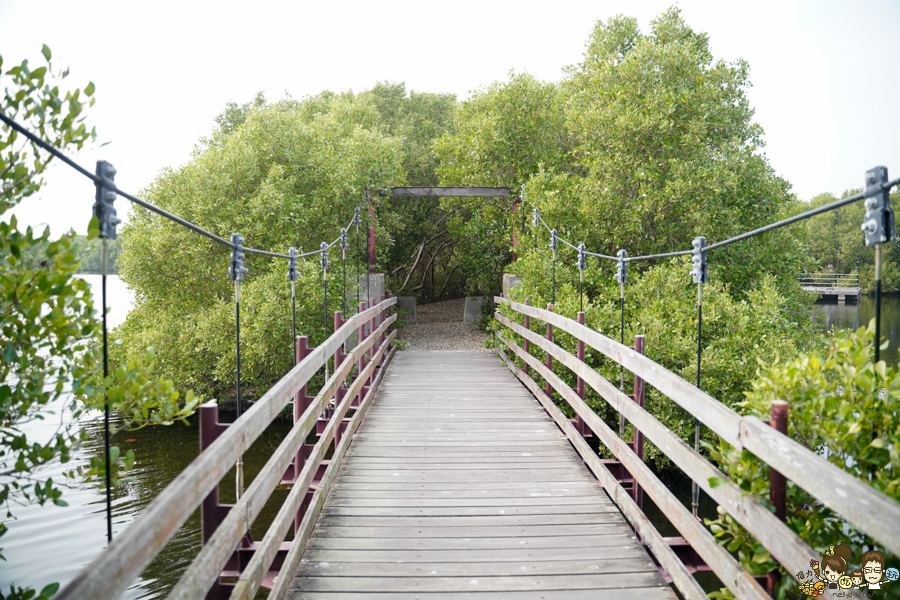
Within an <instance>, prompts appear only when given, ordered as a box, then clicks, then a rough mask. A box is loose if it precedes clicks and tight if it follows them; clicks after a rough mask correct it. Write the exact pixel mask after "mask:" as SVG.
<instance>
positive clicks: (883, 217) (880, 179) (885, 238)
mask: <svg viewBox="0 0 900 600" xmlns="http://www.w3.org/2000/svg"><path fill="white" fill-rule="evenodd" d="M887 181H888V170H887V167H875V168H874V169H869V170H868V171H866V191H865V195H866V215H865V217H863V224H862V231H863V235H864V237H865V242H866V246H872V245H875V244H880V243H882V242H890V241H892V240H893V239H894V210H893V209H892V208H891V197H890V194H888V191H887V190H886V189H884V187H883V184H885V183H887Z"/></svg>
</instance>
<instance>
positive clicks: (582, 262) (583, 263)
mask: <svg viewBox="0 0 900 600" xmlns="http://www.w3.org/2000/svg"><path fill="white" fill-rule="evenodd" d="M584 250H585V247H584V242H581V243H580V244H578V310H579V312H584V269H585V268H586V267H587V258H586V256H585V254H584Z"/></svg>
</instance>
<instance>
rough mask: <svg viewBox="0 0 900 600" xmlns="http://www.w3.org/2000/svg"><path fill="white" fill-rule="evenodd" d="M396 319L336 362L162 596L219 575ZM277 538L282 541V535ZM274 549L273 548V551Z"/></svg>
mask: <svg viewBox="0 0 900 600" xmlns="http://www.w3.org/2000/svg"><path fill="white" fill-rule="evenodd" d="M396 319H397V316H396V315H393V316H391V317H390V318H388V319H386V320H385V321H384V322H383V323H382V324H381V325H380V327H379V328H378V329H377V330H375V331H374V332H372V334H371V335H369V336H368V337H367V338H366V339H365V340H364V341H362V342H360V343H359V344H357V346H356V347H355V348H353V350H352V351H351V352H350V354H348V355H347V356H346V358H345V359H344V362H343V363H341V365H340V367H338V368H337V369H336V370H335V372H334V373H333V374H332V375H331V377H330V378H329V379H328V381H327V382H326V383H325V385H323V386H322V389H321V390H319V393H318V394H316V397H315V398H314V399H313V401H312V402H311V403H310V405H309V406H308V407H307V408H306V410H305V411H304V412H303V414H302V416H301V417H300V419H299V420H298V421H297V423H296V424H295V425H294V427H293V428H292V429H291V431H290V432H289V433H288V434H287V435H286V436H285V438H284V440H283V441H282V442H281V444H279V446H278V448H277V449H276V450H275V452H273V453H272V455H271V456H270V457H269V460H268V461H266V464H265V465H264V466H263V468H262V469H261V470H260V472H259V473H258V474H257V476H256V477H255V478H254V480H253V483H252V484H251V486H250V487H249V488H248V489H247V491H246V492H245V493H244V494H243V495H242V496H241V497H240V499H238V501H237V503H236V504H235V505H234V506H232V508H231V509H230V510H229V512H228V516H226V517H225V519H224V520H223V521H222V523H220V524H219V526H218V527H217V528H216V530H215V533H214V534H213V535H212V537H211V538H210V539H209V541H208V542H207V543H206V544H205V545H204V546H203V549H202V550H201V551H200V552H199V553H198V554H197V556H196V557H194V560H193V561H192V562H191V565H190V566H189V567H188V569H187V570H186V571H185V572H184V573H183V574H182V576H181V578H180V579H179V580H178V583H177V584H176V585H175V587H174V588H172V590H171V591H170V592H169V595H168V596H167V597H168V598H184V599H185V600H193V599H194V598H197V597H198V596H202V595H205V594H206V592H207V590H209V588H210V587H212V585H213V584H214V583H215V581H216V579H217V578H218V576H219V574H220V573H221V572H222V569H223V568H224V566H225V564H226V563H227V562H228V559H229V557H230V556H231V555H232V553H233V552H234V549H235V548H236V547H237V546H238V544H240V542H241V538H243V536H244V535H245V534H246V532H247V530H248V528H249V526H250V524H251V523H253V521H254V520H255V519H256V517H257V516H259V513H260V512H261V511H262V509H263V507H264V506H265V503H266V501H268V499H269V497H270V496H271V494H272V491H273V490H274V489H275V486H276V485H277V484H278V483H279V482H280V481H281V477H282V475H283V473H284V472H285V469H286V468H287V466H288V464H290V461H291V459H293V458H294V456H296V454H297V450H298V449H299V447H300V445H301V444H302V443H303V442H304V440H306V436H307V435H308V434H309V432H310V431H311V430H312V427H313V426H314V425H315V423H316V419H318V417H319V416H320V415H321V414H322V411H323V410H324V409H325V406H326V403H328V402H329V401H330V400H331V399H332V398H333V397H334V396H335V393H336V392H337V390H338V388H339V387H340V386H341V385H342V384H343V383H344V382H345V381H346V377H347V376H348V375H349V374H350V371H351V370H352V369H353V367H354V366H355V362H356V360H357V359H359V358H361V357H362V355H363V354H364V353H365V352H367V351H368V350H369V349H370V348H372V346H374V345H375V344H376V342H378V341H379V340H380V338H381V334H382V333H384V332H385V331H386V330H387V328H388V327H389V326H390V325H391V324H393V323H394V321H396ZM374 367H375V363H374V361H373V362H370V363H369V365H368V369H369V370H372V369H374ZM364 381H365V378H364V377H363V376H358V377H357V378H356V380H355V381H354V382H353V384H352V385H351V387H350V389H348V390H347V392H346V394H345V395H344V398H343V401H342V402H341V403H340V404H339V406H338V407H337V409H336V410H335V413H336V415H337V416H335V417H333V418H332V419H331V421H330V422H329V425H328V428H327V429H326V431H325V432H324V433H323V434H322V436H320V438H319V441H318V442H317V443H316V446H315V449H314V451H313V452H314V453H317V454H318V455H319V460H321V458H324V455H325V449H326V448H327V446H328V443H329V442H330V441H331V439H332V438H333V437H334V427H333V424H334V423H335V422H338V423H339V422H340V421H341V419H342V418H343V416H344V414H345V413H346V412H347V409H348V408H349V404H350V402H351V400H352V399H353V397H354V396H355V395H356V393H357V392H358V391H359V390H360V388H361V387H362V384H363V382H364ZM210 450H211V448H210ZM208 451H209V450H207V452H208ZM312 458H313V457H311V459H312ZM317 466H318V463H317V462H315V461H314V460H309V461H307V462H306V463H305V464H304V467H303V471H302V472H301V473H299V474H298V475H297V477H296V482H295V484H294V485H295V487H296V488H297V489H299V488H304V489H308V488H309V483H308V481H307V484H306V485H305V486H304V485H303V484H302V483H301V482H302V481H304V480H306V479H309V480H311V479H312V477H313V475H314V474H315V469H316V467H317ZM294 513H296V510H295V511H294ZM273 525H277V527H278V528H280V527H281V524H280V523H274V524H273ZM267 537H268V536H267ZM281 539H282V540H283V539H284V535H283V534H282V536H281ZM278 541H279V542H280V541H281V540H278ZM270 545H271V542H269V543H268V544H267V545H266V546H265V547H262V546H261V547H260V548H259V549H257V551H256V553H257V554H258V555H259V556H263V555H265V554H267V552H266V551H267V550H269V546H270ZM264 548H265V550H264ZM275 549H276V550H277V547H276V548H275ZM251 562H253V561H251ZM265 567H266V569H268V567H269V564H266V565H265ZM263 575H265V570H263Z"/></svg>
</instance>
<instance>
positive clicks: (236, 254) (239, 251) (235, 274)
mask: <svg viewBox="0 0 900 600" xmlns="http://www.w3.org/2000/svg"><path fill="white" fill-rule="evenodd" d="M246 272H247V269H246V267H244V236H242V235H241V234H239V233H232V234H231V262H230V263H229V265H228V275H229V276H230V277H231V280H232V281H233V282H234V341H235V349H236V353H235V354H236V361H235V362H236V364H235V412H236V414H237V419H239V418H241V282H242V281H243V280H244V273H246ZM234 478H235V480H234V489H235V497H236V498H240V497H241V496H242V495H243V493H244V456H243V455H241V456H239V457H238V459H237V462H236V463H235V474H234Z"/></svg>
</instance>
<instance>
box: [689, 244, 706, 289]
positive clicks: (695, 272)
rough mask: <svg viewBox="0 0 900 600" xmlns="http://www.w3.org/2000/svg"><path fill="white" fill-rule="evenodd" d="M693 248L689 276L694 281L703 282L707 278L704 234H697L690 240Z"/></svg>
mask: <svg viewBox="0 0 900 600" xmlns="http://www.w3.org/2000/svg"><path fill="white" fill-rule="evenodd" d="M692 245H693V246H694V249H693V250H692V256H691V277H693V278H694V283H696V284H698V285H699V284H703V283H706V282H707V280H708V279H709V274H708V270H707V265H706V236H704V235H698V236H697V237H695V238H694V241H693V242H692Z"/></svg>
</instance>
